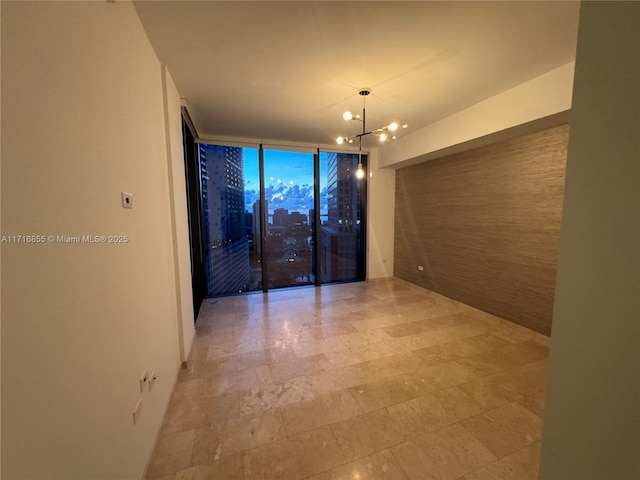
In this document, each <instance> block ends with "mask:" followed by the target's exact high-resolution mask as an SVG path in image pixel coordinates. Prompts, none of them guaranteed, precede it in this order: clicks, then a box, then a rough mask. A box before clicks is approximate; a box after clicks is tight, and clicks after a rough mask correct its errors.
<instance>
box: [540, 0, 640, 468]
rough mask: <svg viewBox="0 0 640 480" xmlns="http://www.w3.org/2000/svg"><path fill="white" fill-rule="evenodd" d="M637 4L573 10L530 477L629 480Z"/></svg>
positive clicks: (639, 278)
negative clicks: (567, 117)
mask: <svg viewBox="0 0 640 480" xmlns="http://www.w3.org/2000/svg"><path fill="white" fill-rule="evenodd" d="M639 25H640V4H639V3H637V2H584V3H583V4H582V7H581V12H580V27H579V34H578V49H577V56H576V73H575V87H574V101H573V107H572V111H571V132H570V134H569V150H568V159H567V173H566V190H565V196H564V210H563V218H562V230H561V233H560V251H559V263H558V276H557V284H556V294H555V304H554V315H553V328H552V332H551V357H550V363H549V380H548V388H547V399H546V408H545V418H544V431H543V436H542V453H541V465H540V478H541V479H544V480H547V479H553V480H556V479H557V480H564V479H570V478H571V479H574V478H575V479H578V478H579V479H582V480H591V479H593V480H596V479H597V480H601V479H612V480H613V479H616V480H631V479H638V478H640V300H639V299H640V295H639V294H640V143H639V138H640V135H639V134H640V131H639V125H640V87H639V86H640V65H639V61H638V60H639V59H640V41H639V38H640V37H639V36H638V26H639Z"/></svg>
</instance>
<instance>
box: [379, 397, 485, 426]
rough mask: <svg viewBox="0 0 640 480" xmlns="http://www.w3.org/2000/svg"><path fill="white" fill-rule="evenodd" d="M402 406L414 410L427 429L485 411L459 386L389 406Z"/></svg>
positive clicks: (390, 409) (392, 408) (393, 408)
mask: <svg viewBox="0 0 640 480" xmlns="http://www.w3.org/2000/svg"><path fill="white" fill-rule="evenodd" d="M400 406H402V407H404V408H411V409H412V410H414V411H415V412H416V413H417V414H418V416H419V417H420V419H421V420H422V428H423V429H425V430H426V431H430V430H436V429H438V428H441V427H444V426H446V425H450V424H452V423H455V422H458V421H460V420H462V419H465V418H469V417H472V416H474V415H478V414H479V413H481V412H483V411H484V408H483V407H482V406H481V405H480V404H478V403H477V402H475V401H474V400H473V399H472V398H471V397H469V396H468V395H467V394H466V393H464V392H463V391H462V390H460V389H459V388H458V387H453V388H449V389H446V390H442V391H439V392H435V393H432V394H429V395H425V396H424V397H419V398H416V399H414V400H409V401H408V402H404V403H403V404H400V405H397V406H394V407H389V411H395V409H396V408H400Z"/></svg>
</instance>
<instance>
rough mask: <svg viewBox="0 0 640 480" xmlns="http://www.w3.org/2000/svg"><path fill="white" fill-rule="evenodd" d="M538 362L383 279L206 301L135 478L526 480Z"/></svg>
mask: <svg viewBox="0 0 640 480" xmlns="http://www.w3.org/2000/svg"><path fill="white" fill-rule="evenodd" d="M547 356H548V338H547V337H544V336H542V335H539V334H537V333H535V332H532V331H530V330H527V329H525V328H522V327H519V326H517V325H515V324H513V323H510V322H507V321H505V320H502V319H500V318H497V317H495V316H492V315H489V314H487V313H484V312H481V311H479V310H476V309H473V308H471V307H468V306H466V305H463V304H461V303H458V302H455V301H453V300H450V299H448V298H445V297H442V296H440V295H437V294H435V293H432V292H429V291H426V290H423V289H420V288H418V287H414V286H412V285H409V284H407V283H404V282H402V281H400V280H395V279H391V280H381V281H373V282H366V283H365V282H363V283H351V284H342V285H333V286H325V287H322V288H308V289H306V288H305V289H296V290H286V291H274V292H271V293H269V294H266V295H264V296H263V295H245V296H236V297H229V298H223V299H220V300H219V301H212V300H209V301H208V302H207V304H206V306H204V307H203V310H202V312H201V314H200V318H199V320H198V324H197V335H196V338H195V343H194V345H193V349H192V352H191V357H190V359H189V367H188V368H187V369H184V370H182V371H181V373H180V376H179V379H178V383H177V385H176V388H175V391H174V394H173V397H172V400H171V404H170V407H169V410H168V412H167V416H166V419H165V422H164V425H163V427H162V431H161V434H160V438H159V440H158V443H157V445H156V450H155V453H154V456H153V458H152V460H151V463H150V465H149V469H148V472H147V473H148V478H150V479H162V480H187V479H189V480H196V479H197V480H204V479H222V480H236V479H246V480H254V479H265V480H276V479H292V480H294V479H313V480H332V479H350V480H351V479H359V480H365V479H390V480H391V479H393V480H395V479H419V480H428V479H461V480H485V479H487V480H501V479H513V480H520V479H522V480H524V479H535V478H537V469H538V467H537V465H538V457H539V450H540V435H541V430H542V415H543V410H544V386H545V383H546V381H545V379H546V367H547Z"/></svg>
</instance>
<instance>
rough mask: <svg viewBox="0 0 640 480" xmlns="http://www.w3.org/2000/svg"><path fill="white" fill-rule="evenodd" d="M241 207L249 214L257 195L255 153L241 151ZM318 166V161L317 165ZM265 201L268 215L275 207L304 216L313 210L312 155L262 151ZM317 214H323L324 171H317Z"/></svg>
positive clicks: (324, 203)
mask: <svg viewBox="0 0 640 480" xmlns="http://www.w3.org/2000/svg"><path fill="white" fill-rule="evenodd" d="M243 158H244V181H245V208H246V209H247V210H248V211H252V205H253V203H254V202H255V201H256V200H258V198H259V196H260V193H259V192H260V176H259V163H258V150H257V149H253V148H244V149H243ZM320 163H321V165H322V163H323V162H322V161H321V162H320ZM264 168H265V182H264V183H265V198H266V199H267V204H268V207H269V213H272V212H273V211H274V210H275V209H276V208H285V209H287V210H289V212H294V211H298V212H301V213H304V214H305V215H307V214H308V213H309V210H310V209H312V208H313V154H312V153H302V152H287V151H279V150H265V152H264ZM320 176H321V178H320V187H321V204H322V205H321V208H320V210H321V212H320V213H321V214H326V212H327V204H326V195H324V192H325V191H326V183H327V182H326V168H321V175H320Z"/></svg>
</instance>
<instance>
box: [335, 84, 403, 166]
mask: <svg viewBox="0 0 640 480" xmlns="http://www.w3.org/2000/svg"><path fill="white" fill-rule="evenodd" d="M370 93H371V89H369V88H363V89H361V90H360V91H359V92H358V94H359V95H361V96H362V116H361V115H354V114H352V113H351V112H344V113H343V114H342V118H344V119H345V120H347V121H349V120H356V121H358V122H362V133H358V134H357V135H352V136H350V137H338V138H337V139H336V142H337V143H338V145H342V144H343V143H353V142H354V140H355V139H356V138H357V139H358V144H359V149H358V170H356V177H357V178H363V177H364V168H363V167H362V137H366V136H367V135H373V136H374V137H376V138H377V139H378V140H379V141H381V142H384V141H386V140H387V139H388V138H389V136H391V139H392V140H395V139H396V135H395V132H396V131H397V130H398V128H399V125H398V122H391V123H390V124H389V125H385V126H384V127H381V128H376V129H375V130H370V131H367V122H366V115H365V100H366V98H367V95H369V94H370ZM407 126H408V125H406V124H404V125H402V128H407Z"/></svg>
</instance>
